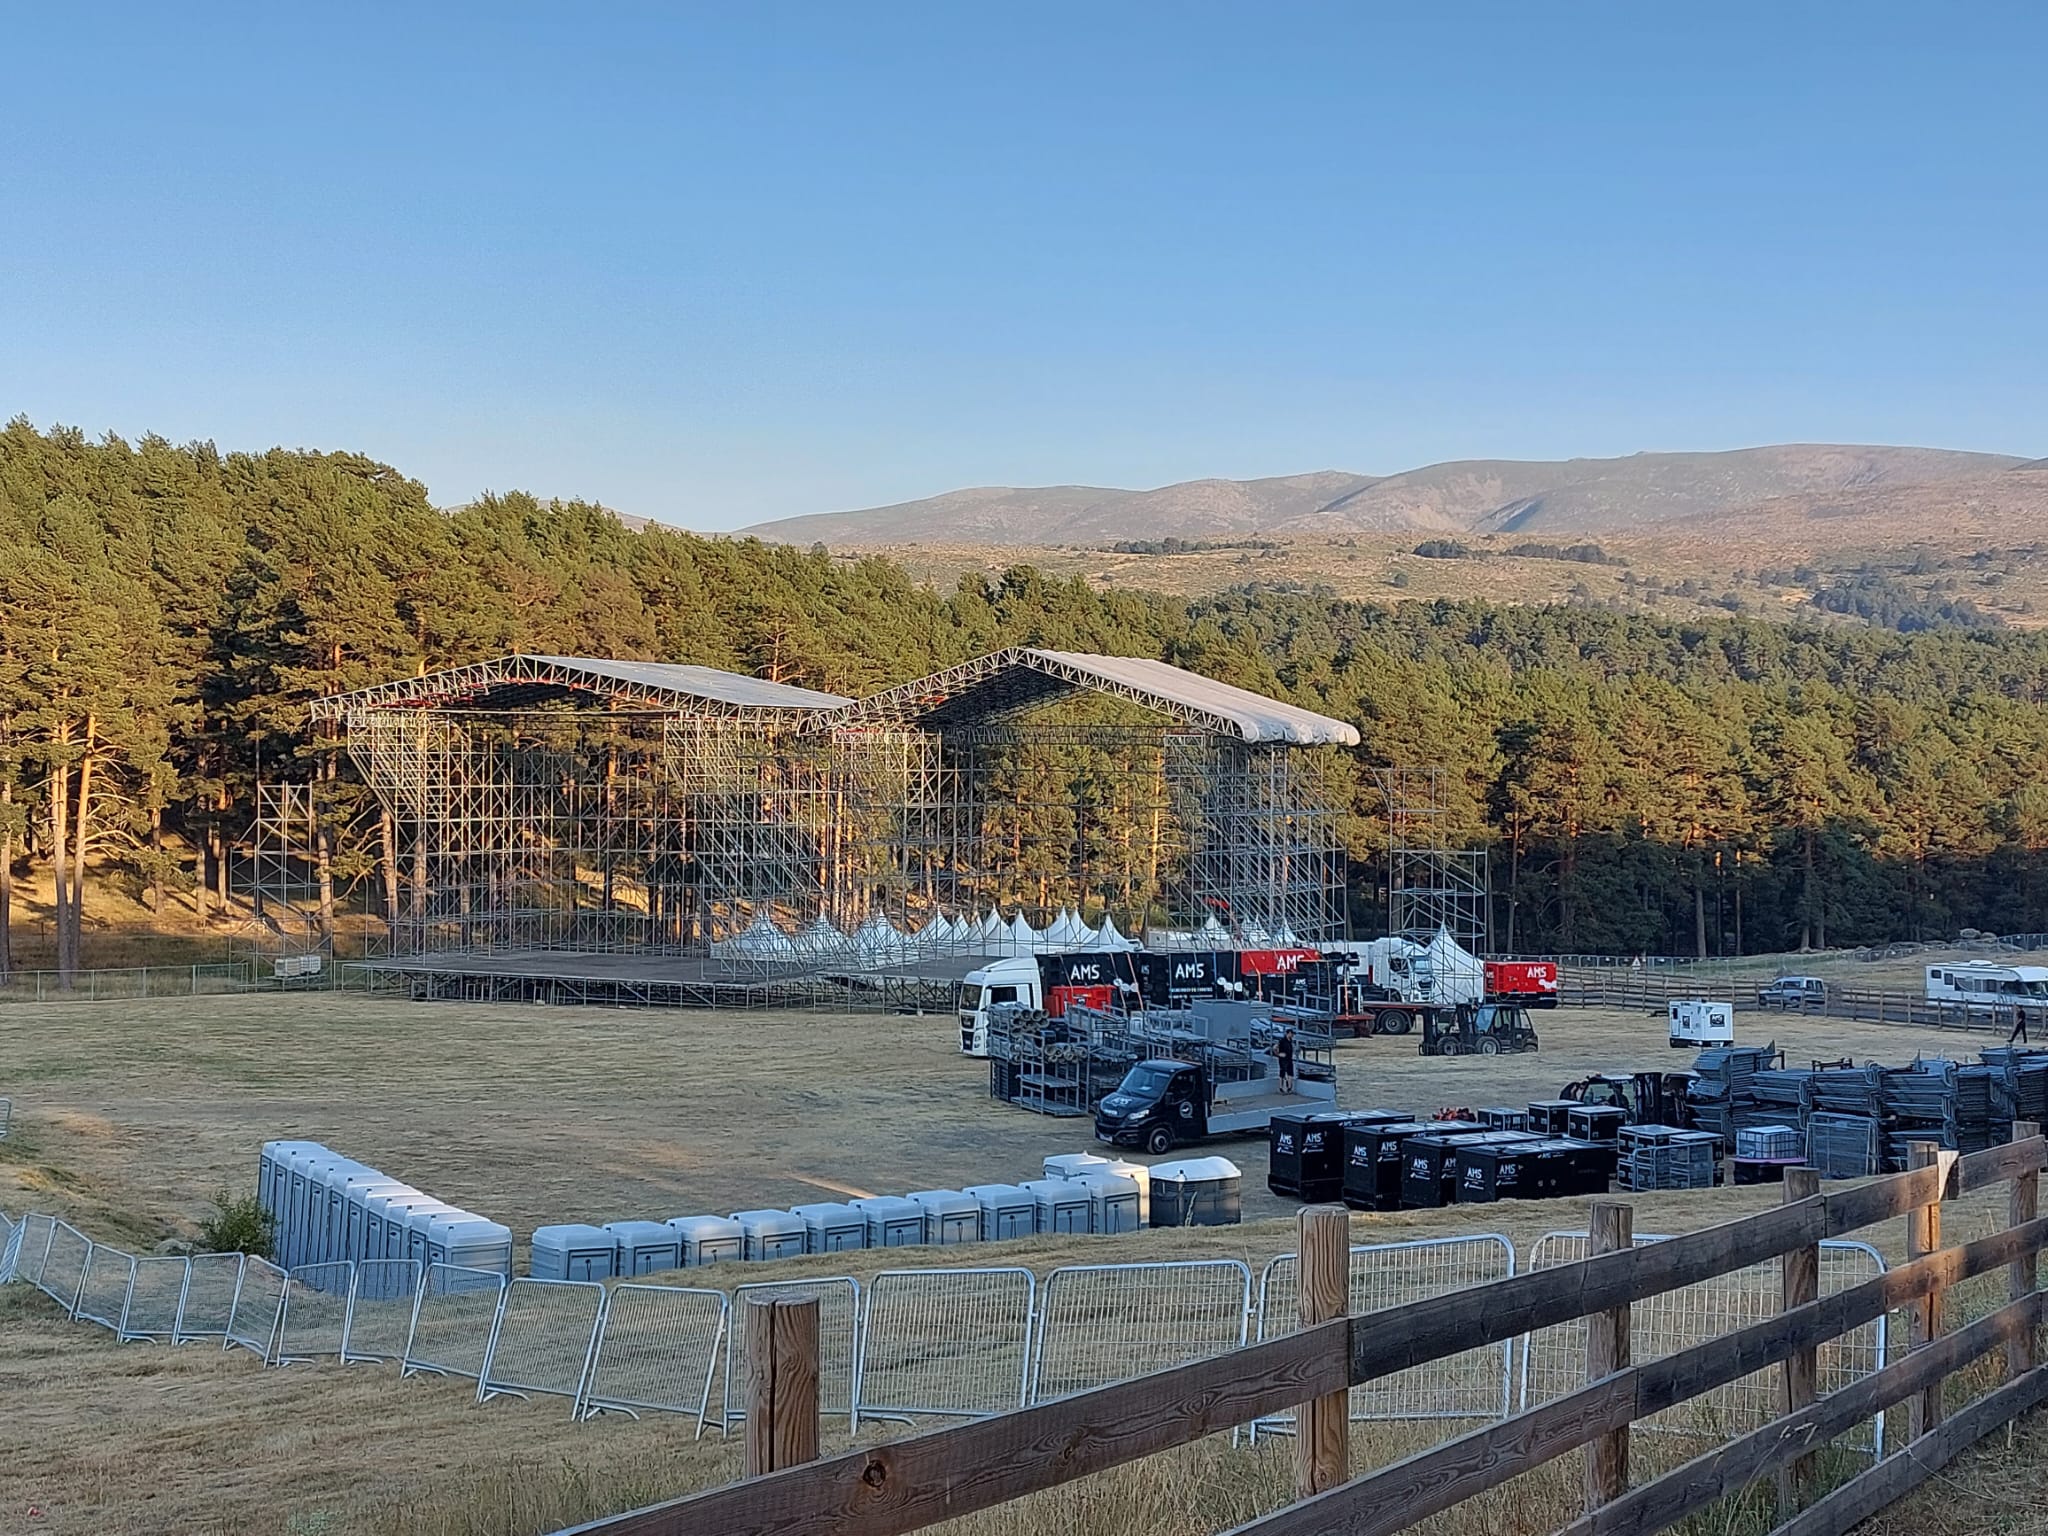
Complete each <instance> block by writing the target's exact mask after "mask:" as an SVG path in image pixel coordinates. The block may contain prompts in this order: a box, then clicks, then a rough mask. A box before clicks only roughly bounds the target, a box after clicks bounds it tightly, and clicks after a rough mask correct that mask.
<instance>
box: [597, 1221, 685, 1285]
mask: <svg viewBox="0 0 2048 1536" xmlns="http://www.w3.org/2000/svg"><path fill="white" fill-rule="evenodd" d="M604 1229H605V1231H607V1232H609V1233H611V1235H612V1237H613V1239H614V1240H615V1241H616V1242H617V1243H618V1245H619V1270H618V1272H619V1275H620V1276H621V1277H622V1278H624V1279H631V1278H632V1277H633V1276H635V1275H652V1274H656V1273H658V1272H660V1271H661V1270H664V1269H681V1268H682V1267H683V1240H682V1239H681V1238H680V1237H678V1236H677V1235H676V1231H675V1229H674V1228H673V1227H671V1226H669V1225H668V1223H666V1222H661V1221H608V1222H606V1223H605V1224H604Z"/></svg>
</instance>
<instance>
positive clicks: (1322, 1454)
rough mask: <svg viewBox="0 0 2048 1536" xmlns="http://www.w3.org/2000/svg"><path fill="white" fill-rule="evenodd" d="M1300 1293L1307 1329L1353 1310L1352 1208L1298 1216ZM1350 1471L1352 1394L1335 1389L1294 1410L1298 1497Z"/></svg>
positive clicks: (1317, 1208) (1309, 1209)
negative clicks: (1335, 1390) (1350, 1209)
mask: <svg viewBox="0 0 2048 1536" xmlns="http://www.w3.org/2000/svg"><path fill="white" fill-rule="evenodd" d="M1295 1232H1296V1240H1295V1251H1296V1254H1297V1257H1296V1259H1295V1280H1296V1285H1295V1295H1296V1298H1297V1305H1298V1307H1299V1311H1300V1317H1301V1325H1302V1327H1304V1328H1307V1327H1310V1326H1312V1325H1314V1324H1316V1323H1327V1322H1329V1321H1331V1320H1332V1319H1333V1318H1339V1317H1343V1316H1345V1315H1346V1314H1347V1313H1349V1312H1350V1310H1351V1213H1350V1212H1349V1211H1348V1210H1346V1209H1345V1208H1344V1207H1343V1206H1341V1205H1310V1206H1304V1207H1303V1208H1302V1211H1301V1214H1300V1215H1299V1216H1298V1217H1297V1218H1296V1219H1295ZM1350 1475H1351V1394H1350V1392H1349V1391H1342V1392H1332V1393H1329V1394H1328V1395H1327V1396H1324V1397H1318V1398H1314V1399H1312V1400H1310V1401H1309V1402H1306V1403H1303V1404H1302V1405H1301V1406H1300V1407H1299V1408H1297V1409H1295V1410H1294V1496H1295V1497H1296V1498H1297V1499H1306V1498H1310V1497H1312V1496H1314V1495H1315V1494H1318V1493H1322V1492H1324V1491H1325V1490H1326V1489H1330V1488H1334V1487H1336V1486H1337V1485H1338V1484H1339V1483H1341V1482H1343V1481H1344V1480H1345V1479H1346V1478H1348V1477H1349V1476H1350Z"/></svg>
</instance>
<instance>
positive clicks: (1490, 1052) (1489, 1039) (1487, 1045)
mask: <svg viewBox="0 0 2048 1536" xmlns="http://www.w3.org/2000/svg"><path fill="white" fill-rule="evenodd" d="M1479 1054H1480V1055H1482V1056H1498V1055H1499V1054H1500V1042H1499V1041H1498V1040H1496V1039H1494V1038H1493V1036H1491V1035H1481V1036H1480V1037H1479Z"/></svg>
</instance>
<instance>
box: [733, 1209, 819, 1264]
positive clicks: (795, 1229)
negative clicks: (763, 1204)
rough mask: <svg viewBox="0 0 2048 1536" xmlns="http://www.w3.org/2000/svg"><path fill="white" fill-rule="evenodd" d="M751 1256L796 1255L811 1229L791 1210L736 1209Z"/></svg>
mask: <svg viewBox="0 0 2048 1536" xmlns="http://www.w3.org/2000/svg"><path fill="white" fill-rule="evenodd" d="M732 1219H733V1220H734V1221H736V1222H738V1223H739V1224H740V1233H741V1235H742V1237H744V1238H745V1240H746V1247H745V1253H746V1257H748V1258H750V1259H793V1258H795V1257H797V1255H799V1254H801V1253H802V1252H803V1251H804V1244H805V1243H806V1242H807V1241H809V1238H810V1233H809V1231H808V1229H806V1227H805V1226H804V1219H803V1217H801V1216H797V1215H793V1214H792V1213H790V1212H789V1211H734V1212H733V1213H732Z"/></svg>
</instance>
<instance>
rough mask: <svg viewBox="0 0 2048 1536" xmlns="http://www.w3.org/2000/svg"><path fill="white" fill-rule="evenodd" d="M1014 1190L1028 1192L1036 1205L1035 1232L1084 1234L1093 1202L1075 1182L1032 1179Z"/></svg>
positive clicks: (1080, 1185)
mask: <svg viewBox="0 0 2048 1536" xmlns="http://www.w3.org/2000/svg"><path fill="white" fill-rule="evenodd" d="M1018 1188H1020V1189H1026V1190H1029V1191H1030V1192H1031V1195H1032V1198H1033V1200H1034V1201H1035V1203H1036V1205H1037V1214H1038V1220H1037V1226H1038V1230H1039V1231H1041V1232H1067V1233H1086V1232H1087V1230H1088V1224H1089V1221H1090V1219H1091V1216H1090V1208H1091V1207H1092V1205H1093V1203H1094V1202H1093V1201H1092V1200H1091V1199H1090V1198H1089V1194H1088V1189H1087V1186H1086V1185H1084V1184H1083V1183H1082V1182H1081V1181H1080V1180H1079V1179H1032V1180H1031V1181H1030V1182H1028V1183H1025V1184H1020V1185H1019V1186H1018Z"/></svg>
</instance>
